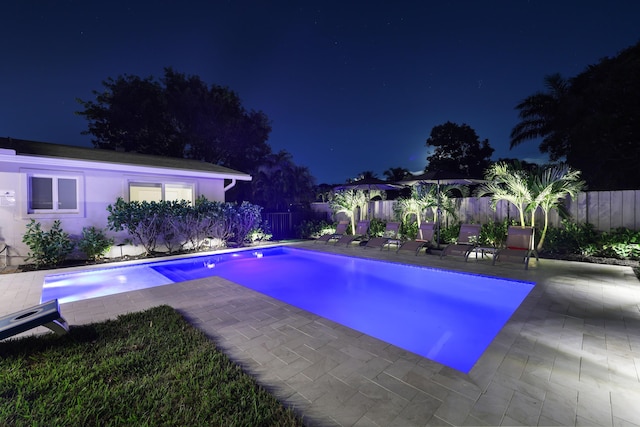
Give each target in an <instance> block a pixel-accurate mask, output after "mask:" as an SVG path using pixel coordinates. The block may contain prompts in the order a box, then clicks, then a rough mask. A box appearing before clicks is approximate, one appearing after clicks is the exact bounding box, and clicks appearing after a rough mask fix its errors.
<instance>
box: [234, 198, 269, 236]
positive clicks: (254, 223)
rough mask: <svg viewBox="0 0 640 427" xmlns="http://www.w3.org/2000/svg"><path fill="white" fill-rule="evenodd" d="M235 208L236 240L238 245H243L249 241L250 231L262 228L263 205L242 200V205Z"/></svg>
mask: <svg viewBox="0 0 640 427" xmlns="http://www.w3.org/2000/svg"><path fill="white" fill-rule="evenodd" d="M235 208H236V217H235V224H234V228H233V232H234V240H235V242H236V243H237V244H238V246H242V245H243V244H244V243H245V242H247V241H248V239H247V236H249V234H250V233H252V232H258V231H261V230H262V214H261V212H262V207H260V206H258V205H254V204H251V203H249V202H242V204H241V205H240V206H235Z"/></svg>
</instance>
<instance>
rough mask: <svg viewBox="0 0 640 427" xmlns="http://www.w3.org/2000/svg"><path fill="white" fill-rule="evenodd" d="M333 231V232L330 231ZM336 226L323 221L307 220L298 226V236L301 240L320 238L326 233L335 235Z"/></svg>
mask: <svg viewBox="0 0 640 427" xmlns="http://www.w3.org/2000/svg"><path fill="white" fill-rule="evenodd" d="M330 229H332V230H333V231H330ZM335 231H336V225H335V224H329V223H328V222H327V221H325V220H322V219H307V220H304V221H302V222H300V224H298V225H296V235H297V236H298V238H300V239H312V238H318V237H320V236H321V235H323V234H326V233H330V232H331V233H335Z"/></svg>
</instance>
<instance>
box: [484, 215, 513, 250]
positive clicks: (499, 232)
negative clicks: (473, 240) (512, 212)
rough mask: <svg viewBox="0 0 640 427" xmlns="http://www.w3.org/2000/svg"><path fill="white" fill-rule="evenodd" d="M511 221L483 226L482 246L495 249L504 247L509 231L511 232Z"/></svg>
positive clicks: (494, 222)
mask: <svg viewBox="0 0 640 427" xmlns="http://www.w3.org/2000/svg"><path fill="white" fill-rule="evenodd" d="M509 225H510V221H509V220H508V219H504V220H503V221H492V222H488V223H486V224H482V228H481V229H480V238H479V241H480V244H481V245H483V246H491V247H493V248H500V247H503V246H504V244H505V242H506V241H507V231H508V230H509Z"/></svg>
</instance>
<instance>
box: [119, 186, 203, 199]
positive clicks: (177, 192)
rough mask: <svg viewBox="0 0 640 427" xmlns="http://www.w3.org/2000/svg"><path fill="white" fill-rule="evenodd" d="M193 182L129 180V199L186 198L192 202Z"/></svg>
mask: <svg viewBox="0 0 640 427" xmlns="http://www.w3.org/2000/svg"><path fill="white" fill-rule="evenodd" d="M193 193H194V191H193V184H180V183H154V182H130V183H129V201H131V202H160V201H162V200H186V201H188V202H191V203H193Z"/></svg>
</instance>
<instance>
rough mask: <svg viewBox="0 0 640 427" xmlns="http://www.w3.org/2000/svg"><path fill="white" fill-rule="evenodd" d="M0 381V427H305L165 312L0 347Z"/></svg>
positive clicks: (175, 316) (197, 334) (161, 309)
mask: <svg viewBox="0 0 640 427" xmlns="http://www.w3.org/2000/svg"><path fill="white" fill-rule="evenodd" d="M0 372H2V375H0V425H32V426H38V425H42V426H45V425H46V426H49V425H67V426H71V425H77V426H91V425H137V426H145V425H147V426H151V425H154V426H155V425H188V426H198V425H206V426H302V425H303V422H302V419H301V418H300V417H299V416H298V415H296V414H295V413H294V412H293V411H292V410H291V409H288V408H286V407H284V406H283V405H282V404H281V403H280V402H278V401H277V399H276V398H275V397H274V396H273V395H272V394H270V393H269V392H268V391H266V390H265V389H263V388H262V387H260V386H259V385H258V384H257V383H256V381H255V380H254V379H253V377H251V376H250V375H247V374H246V373H245V372H244V371H243V370H242V369H241V368H240V367H239V366H238V365H237V364H234V363H233V362H231V361H230V360H229V359H228V357H227V356H226V355H225V354H223V353H222V352H221V351H220V350H219V349H217V348H216V346H215V344H214V343H213V342H212V341H211V340H210V339H209V338H207V337H206V336H205V335H204V334H203V333H202V332H200V331H198V330H197V329H195V328H194V327H192V326H191V325H189V324H188V323H187V322H186V321H185V320H184V319H183V318H182V316H181V315H180V314H179V313H177V312H176V311H175V310H174V309H173V308H171V307H168V306H160V307H156V308H152V309H150V310H147V311H144V312H139V313H133V314H127V315H123V316H120V317H119V318H118V319H116V320H109V321H106V322H102V323H94V324H90V325H84V326H76V327H72V328H71V331H70V333H69V334H68V335H66V336H62V337H57V336H55V335H53V334H47V335H40V336H28V337H24V338H20V339H13V340H9V341H4V342H0Z"/></svg>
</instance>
